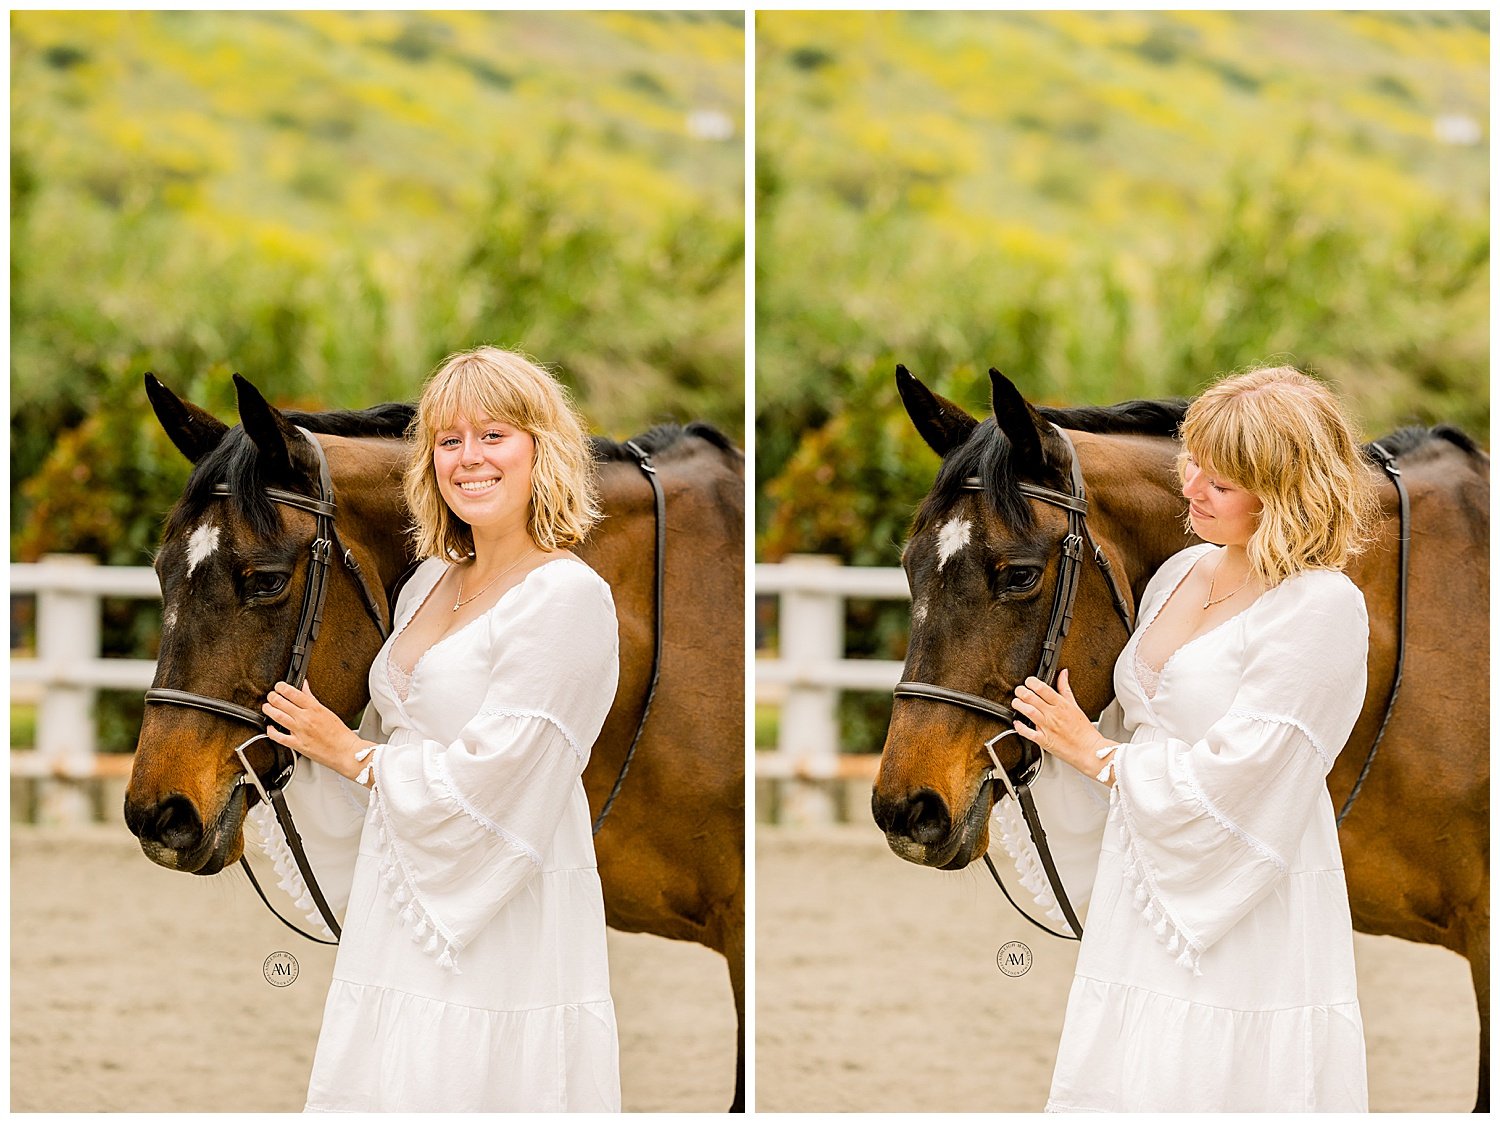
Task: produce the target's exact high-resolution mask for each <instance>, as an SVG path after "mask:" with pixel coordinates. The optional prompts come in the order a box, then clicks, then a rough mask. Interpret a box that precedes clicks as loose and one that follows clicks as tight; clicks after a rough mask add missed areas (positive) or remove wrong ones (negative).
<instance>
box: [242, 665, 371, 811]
mask: <svg viewBox="0 0 1500 1123" xmlns="http://www.w3.org/2000/svg"><path fill="white" fill-rule="evenodd" d="M261 709H262V710H263V711H264V712H265V715H266V716H267V717H268V718H270V719H271V720H272V721H274V722H276V724H277V725H280V726H281V727H282V728H283V729H285V730H287V732H285V733H283V732H282V731H281V730H280V729H277V728H276V726H275V725H268V726H266V736H267V737H269V738H270V739H271V740H273V741H275V742H276V743H277V744H278V745H285V746H287V747H288V748H290V749H293V750H295V751H297V752H299V753H301V754H302V755H303V756H305V757H307V758H308V759H309V760H315V761H317V762H318V763H319V764H321V765H324V766H325V767H328V768H331V769H333V770H334V771H335V772H337V773H338V774H339V775H340V776H343V777H346V778H347V779H350V780H354V779H356V778H358V777H359V776H360V774H361V771H362V770H363V771H364V772H365V773H369V772H370V771H371V770H370V769H367V768H365V767H364V765H363V764H362V763H361V762H362V761H363V760H364V758H365V757H367V756H369V755H370V754H369V753H368V752H367V751H366V750H367V749H369V748H370V747H371V744H372V743H371V742H369V741H366V740H365V739H364V738H362V737H361V736H359V734H357V733H355V732H354V730H352V729H350V728H349V727H348V726H347V725H345V724H344V723H343V721H342V719H340V717H339V716H338V714H336V713H334V712H333V711H332V710H330V709H329V708H328V707H327V706H325V705H323V703H322V702H319V701H318V700H317V698H316V697H314V696H313V692H312V686H311V684H308V685H307V686H306V687H305V689H302V690H298V689H297V688H296V687H295V686H292V685H291V684H290V683H285V682H278V683H277V684H276V685H275V687H274V688H273V689H272V690H271V693H269V694H267V695H266V704H265V705H264V706H262V707H261ZM361 754H363V755H361ZM370 786H372V787H373V786H374V781H373V780H371V782H370Z"/></svg>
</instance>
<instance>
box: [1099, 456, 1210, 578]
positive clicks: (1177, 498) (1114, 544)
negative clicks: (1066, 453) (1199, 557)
mask: <svg viewBox="0 0 1500 1123" xmlns="http://www.w3.org/2000/svg"><path fill="white" fill-rule="evenodd" d="M1074 436H1075V440H1074V444H1075V445H1076V447H1077V449H1078V457H1079V461H1080V463H1081V465H1082V467H1083V474H1084V482H1085V486H1086V488H1087V489H1088V496H1089V516H1088V523H1089V530H1090V532H1091V533H1092V534H1093V536H1094V539H1095V541H1096V542H1098V543H1099V544H1100V546H1102V547H1103V548H1104V549H1105V550H1106V551H1108V552H1109V553H1111V554H1113V555H1114V557H1115V558H1116V559H1117V560H1116V563H1115V564H1117V565H1119V566H1121V567H1123V572H1122V575H1123V577H1124V578H1125V580H1126V581H1127V582H1128V583H1129V585H1130V588H1131V592H1132V594H1133V597H1134V599H1135V601H1136V603H1140V597H1141V594H1142V593H1143V592H1144V591H1145V589H1146V583H1147V582H1148V581H1150V580H1151V577H1152V575H1153V574H1154V573H1155V572H1156V571H1157V569H1158V568H1159V567H1160V566H1161V563H1162V562H1164V561H1166V560H1167V558H1169V557H1171V556H1172V555H1173V554H1175V553H1177V552H1178V551H1179V550H1182V549H1183V548H1185V547H1186V546H1188V545H1189V544H1190V543H1191V542H1192V541H1193V539H1192V538H1191V537H1190V536H1189V535H1188V533H1187V530H1186V528H1185V527H1184V525H1183V519H1182V513H1183V499H1182V490H1181V483H1180V481H1179V479H1178V476H1177V453H1178V450H1179V448H1180V446H1179V445H1178V443H1177V442H1176V441H1175V440H1173V439H1171V438H1170V437H1151V436H1141V435H1137V434H1113V433H1108V434H1106V433H1079V434H1075V435H1074Z"/></svg>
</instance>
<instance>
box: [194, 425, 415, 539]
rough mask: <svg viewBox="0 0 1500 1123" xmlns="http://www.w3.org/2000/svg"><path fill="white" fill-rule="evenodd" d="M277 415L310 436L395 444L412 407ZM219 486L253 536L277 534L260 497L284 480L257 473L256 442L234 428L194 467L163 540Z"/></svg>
mask: <svg viewBox="0 0 1500 1123" xmlns="http://www.w3.org/2000/svg"><path fill="white" fill-rule="evenodd" d="M282 416H283V417H285V418H286V419H287V421H289V422H291V423H292V424H293V425H300V426H301V427H302V428H304V429H306V430H308V432H311V433H323V434H326V435H328V436H335V437H386V438H390V439H396V440H400V439H403V438H404V437H406V435H407V431H408V429H409V428H410V427H411V424H412V420H413V418H414V417H415V416H416V407H415V406H414V405H412V404H411V403H409V402H386V403H385V404H383V405H378V406H371V407H370V408H368V409H333V410H324V411H320V412H318V413H308V412H305V411H303V410H283V411H282ZM221 483H225V484H228V485H229V490H230V494H231V496H232V498H231V502H233V503H234V504H235V506H236V508H237V509H238V511H239V513H240V514H241V515H243V516H244V518H245V521H246V522H248V523H249V524H250V529H251V530H252V531H253V532H254V533H255V534H257V535H258V536H260V537H262V538H269V537H271V536H272V535H274V534H276V532H277V530H278V529H279V527H280V523H279V521H278V520H277V517H276V511H275V508H274V507H273V505H272V503H271V501H270V500H269V499H267V498H266V496H265V488H266V487H267V486H276V485H284V483H285V481H273V480H268V479H266V478H265V477H264V476H263V475H262V473H261V470H260V456H259V455H258V453H257V452H256V448H255V442H253V441H252V440H251V439H250V437H249V436H248V435H247V434H246V433H245V430H244V429H243V428H242V427H241V426H239V425H236V426H234V427H233V428H232V429H230V430H229V431H228V432H227V433H225V434H224V436H223V438H222V439H221V440H220V441H219V443H218V444H217V445H216V446H215V447H214V448H213V449H212V451H210V452H208V453H207V454H206V455H205V456H204V457H203V459H201V460H199V461H198V463H197V464H196V465H195V466H194V468H193V473H192V475H191V476H189V477H188V482H187V487H186V488H185V489H184V490H183V493H182V498H181V499H180V500H179V501H178V503H177V506H176V507H174V508H173V509H172V513H171V515H170V516H169V517H168V520H167V534H168V536H171V535H173V534H176V533H178V532H180V531H183V530H186V529H187V524H188V523H189V522H191V521H192V520H194V519H196V518H197V517H198V515H199V514H200V513H201V512H202V511H204V510H206V509H207V508H208V507H209V506H210V504H212V503H213V502H215V501H216V497H215V496H214V494H213V489H214V487H215V485H217V484H221ZM308 494H313V492H312V490H311V489H308Z"/></svg>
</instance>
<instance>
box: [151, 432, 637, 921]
mask: <svg viewBox="0 0 1500 1123" xmlns="http://www.w3.org/2000/svg"><path fill="white" fill-rule="evenodd" d="M298 432H300V433H301V434H302V435H303V436H304V437H306V438H307V442H308V444H310V445H311V446H312V449H313V452H314V453H315V455H316V456H317V460H318V495H317V496H316V497H312V496H308V495H302V494H300V493H298V492H295V491H286V490H283V489H282V488H277V487H267V488H264V489H263V491H264V494H265V496H266V498H267V499H269V500H271V502H273V503H280V504H283V505H284V506H288V507H295V508H297V509H298V510H300V511H306V512H308V513H309V514H311V515H312V516H313V517H314V518H315V519H316V520H317V527H316V530H315V532H314V534H313V543H312V558H311V561H310V563H309V566H308V574H307V586H306V588H305V589H304V590H303V593H302V611H301V613H300V615H299V616H298V619H297V630H296V632H295V633H293V639H292V655H291V662H290V665H289V666H288V668H287V671H286V674H285V675H283V676H282V679H283V681H285V682H287V683H290V684H291V685H292V686H295V687H298V688H299V689H300V688H301V687H302V684H303V683H304V682H305V681H306V680H307V668H308V664H309V663H310V662H311V661H312V651H313V644H314V643H315V642H316V641H317V638H318V629H319V627H320V626H321V624H322V622H323V605H324V602H325V600H326V599H327V595H328V578H329V573H330V570H331V569H332V558H333V555H334V552H335V551H337V553H338V555H339V556H340V557H341V558H342V559H343V562H344V565H345V566H347V567H348V569H349V572H350V573H352V574H353V575H354V578H355V583H356V584H357V585H358V586H359V589H360V593H361V595H362V596H363V598H364V602H365V607H366V609H367V610H368V611H369V613H370V617H371V619H373V620H374V621H375V626H376V628H377V629H378V630H379V632H380V640H381V642H382V643H384V642H385V640H386V639H387V638H388V637H389V636H390V631H391V626H390V621H391V618H392V616H393V613H394V608H393V606H394V604H395V601H396V596H397V594H398V593H399V592H400V589H401V586H402V585H404V584H405V582H406V579H407V578H408V577H410V576H411V574H412V572H413V571H414V570H415V569H416V566H417V564H418V563H413V564H412V565H411V566H410V567H408V568H407V570H406V571H405V572H404V573H402V575H401V577H400V578H399V579H398V580H397V582H396V584H395V586H394V587H393V588H392V590H391V592H390V594H389V599H388V600H386V604H385V608H384V609H382V608H381V603H382V600H384V599H385V598H377V597H376V596H375V594H374V593H373V591H372V590H371V588H370V585H369V583H368V582H367V581H366V579H365V575H364V572H363V571H362V570H361V569H360V567H359V562H358V561H357V560H355V557H354V554H353V552H352V551H350V550H349V549H347V548H346V547H345V546H344V544H343V542H342V541H341V540H340V538H339V535H338V528H337V526H335V524H334V517H335V514H336V510H337V509H336V505H335V503H334V495H333V478H332V476H331V475H330V473H329V471H328V459H327V457H326V456H324V454H323V449H322V446H321V445H319V444H318V441H317V439H316V438H315V437H314V436H313V435H312V434H311V433H310V432H308V431H307V430H306V429H303V428H302V427H301V426H298ZM625 447H626V449H627V450H628V451H629V452H630V454H631V456H632V457H634V459H635V462H636V466H637V467H638V468H640V470H641V472H642V473H643V474H644V475H645V477H646V479H647V481H648V482H649V483H650V485H651V492H652V499H653V503H654V508H655V526H656V537H655V546H656V554H655V571H656V583H655V593H656V598H655V606H654V613H655V614H654V624H655V628H654V645H653V649H652V655H651V676H650V683H649V686H648V687H647V690H646V700H645V703H644V705H643V706H642V707H641V716H640V718H639V719H638V721H637V722H636V729H635V736H634V738H633V739H632V740H631V742H630V748H629V750H628V751H627V752H626V754H625V760H624V763H623V764H621V766H620V774H619V775H618V776H617V777H616V778H615V782H614V787H613V788H612V789H611V790H610V793H609V797H608V798H607V799H606V800H605V801H604V806H603V807H602V808H601V809H600V811H599V817H598V818H597V819H595V821H594V824H593V833H594V834H595V835H597V834H598V833H599V829H600V828H601V827H602V826H603V825H604V820H605V817H606V816H608V815H609V812H610V809H611V808H612V807H613V806H614V803H615V799H616V798H617V797H618V796H619V794H620V789H621V788H622V787H623V786H624V784H625V775H626V773H627V772H629V771H630V764H631V761H632V760H633V759H634V758H635V751H636V748H637V746H639V744H640V740H641V734H642V732H643V731H644V730H645V727H646V718H647V716H648V715H649V714H650V712H651V702H652V699H653V698H655V696H656V687H657V683H658V681H659V680H660V677H661V656H662V632H663V627H662V624H663V620H662V617H663V611H664V607H663V584H664V581H663V577H664V572H665V569H666V526H667V508H666V496H665V494H664V492H663V491H662V487H661V483H660V482H659V481H658V480H657V478H656V467H655V466H654V465H653V464H652V463H651V457H650V454H649V453H647V451H646V450H645V449H643V448H642V447H641V446H640V445H638V444H636V442H634V441H627V442H626V444H625ZM231 494H233V492H231V490H230V488H229V485H228V484H224V483H221V484H215V485H214V488H213V495H214V496H216V497H221V498H222V497H227V496H229V495H231ZM146 701H147V702H160V703H162V704H165V705H172V706H186V707H189V708H192V709H198V710H205V711H207V712H208V713H213V714H218V715H220V716H221V717H227V718H230V719H232V720H234V721H239V722H243V723H245V724H246V725H251V726H254V727H255V729H256V730H257V732H256V733H255V734H254V736H252V737H250V738H248V739H247V740H245V741H242V742H241V743H240V744H239V745H237V746H235V749H234V753H235V755H236V756H237V757H238V758H239V761H240V765H241V766H242V767H243V768H244V772H243V773H242V774H241V775H240V776H239V777H238V778H237V779H236V780H235V791H231V793H230V798H231V799H232V798H234V795H235V792H236V791H237V790H238V789H239V788H240V787H243V786H246V785H249V786H251V787H253V788H254V789H255V791H256V792H258V793H259V795H260V797H261V799H262V800H263V801H264V802H265V803H266V804H267V805H268V806H270V807H271V808H272V809H273V810H274V811H275V813H276V820H277V822H279V823H280V824H281V829H282V831H283V833H284V834H285V835H286V840H287V847H288V849H289V850H290V851H291V854H292V858H293V860H294V861H295V862H296V863H297V870H298V872H299V873H301V875H302V880H303V881H304V882H305V883H306V885H307V889H308V892H309V894H310V895H311V897H312V900H313V903H314V904H315V905H316V906H317V908H318V912H319V913H320V914H321V915H322V917H323V922H324V923H325V924H327V925H328V929H329V931H330V932H332V933H333V936H334V938H333V939H332V940H323V939H319V938H318V937H317V936H313V935H311V934H309V933H307V932H304V931H303V930H302V929H301V928H298V927H297V926H296V925H295V924H293V923H292V922H291V921H289V920H287V919H286V917H284V916H282V915H281V913H280V912H277V910H276V907H275V906H274V905H272V904H271V902H270V900H269V899H268V898H267V897H266V894H265V892H264V891H263V890H262V889H261V887H260V883H259V882H258V881H256V879H255V874H254V873H253V872H252V871H251V869H250V863H249V861H248V860H247V859H246V858H245V857H244V856H243V855H241V857H240V865H241V866H242V867H243V868H244V870H245V875H246V876H247V877H249V879H250V884H251V886H252V887H253V888H254V889H255V892H256V894H257V895H258V896H259V897H260V899H261V901H263V902H264V903H265V906H266V908H268V909H270V910H271V912H272V913H273V914H274V915H275V917H276V919H278V920H280V921H281V923H283V924H285V925H286V926H287V927H288V928H290V929H291V930H292V931H294V932H296V933H297V934H298V935H300V936H304V937H306V938H307V939H309V940H312V941H313V942H314V943H319V944H336V943H337V942H338V938H339V936H340V935H341V934H342V933H341V930H340V928H339V924H338V921H337V920H336V919H335V917H334V915H333V909H332V908H330V907H329V905H328V900H327V898H326V897H325V896H324V894H323V890H322V888H321V887H320V886H319V885H318V879H317V877H316V876H314V874H313V871H312V865H311V863H310V862H309V861H308V859H307V853H306V851H305V849H304V848H303V845H302V835H301V833H300V832H299V831H298V830H297V826H296V824H295V823H294V822H293V820H292V813H291V810H290V808H288V807H287V803H286V797H285V796H284V795H283V794H282V789H284V788H285V787H286V785H287V783H288V782H289V781H290V780H291V778H292V775H293V773H294V772H295V770H296V762H297V754H296V753H294V752H293V751H292V750H291V749H290V748H288V747H287V746H285V745H281V744H277V743H276V742H274V741H271V742H270V743H271V745H272V747H273V748H274V749H275V758H274V759H275V765H274V767H273V771H272V774H271V778H270V779H263V778H262V777H261V776H260V775H258V774H257V773H256V771H255V769H254V768H252V767H251V765H250V761H249V759H248V758H247V757H246V756H245V749H246V748H248V747H249V746H250V745H253V744H255V742H256V741H259V740H262V739H265V740H267V741H270V738H268V737H266V732H265V731H266V727H267V726H268V725H269V724H272V723H271V722H270V719H269V718H267V717H266V716H265V715H264V714H260V713H257V712H256V711H255V710H252V709H250V708H248V707H246V706H241V705H239V704H237V703H235V702H229V701H226V700H224V699H222V698H214V697H212V696H210V695H207V694H195V693H193V692H191V691H187V690H176V689H173V688H170V687H158V686H153V687H152V688H151V689H150V690H148V691H146ZM277 728H278V729H279V728H280V726H277Z"/></svg>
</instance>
